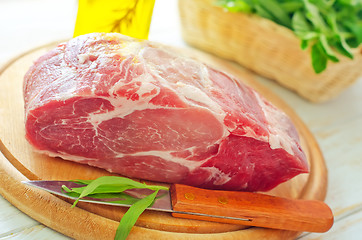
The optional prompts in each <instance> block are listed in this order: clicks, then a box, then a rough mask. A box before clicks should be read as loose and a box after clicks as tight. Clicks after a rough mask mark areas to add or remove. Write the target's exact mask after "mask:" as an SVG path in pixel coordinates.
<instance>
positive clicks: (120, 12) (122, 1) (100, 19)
mask: <svg viewBox="0 0 362 240" xmlns="http://www.w3.org/2000/svg"><path fill="white" fill-rule="evenodd" d="M78 4H79V5H78V13H77V20H76V23H75V29H74V37H76V36H79V35H83V34H87V33H91V32H119V33H122V34H124V35H128V36H131V37H134V38H139V39H147V38H148V32H149V28H150V24H151V18H152V12H153V6H154V4H155V0H79V1H78Z"/></svg>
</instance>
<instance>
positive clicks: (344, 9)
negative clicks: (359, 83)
mask: <svg viewBox="0 0 362 240" xmlns="http://www.w3.org/2000/svg"><path fill="white" fill-rule="evenodd" d="M217 4H218V5H220V6H222V7H224V8H225V9H227V10H228V11H230V12H244V13H252V14H257V15H259V16H261V17H264V18H267V19H270V20H272V21H274V22H276V23H278V24H280V25H282V26H285V27H287V28H289V29H291V30H292V31H294V33H295V35H296V36H298V37H299V38H300V39H301V48H302V49H306V48H307V47H309V46H310V47H311V58H312V66H313V69H314V71H315V72H316V73H321V72H323V71H324V70H325V69H326V67H327V62H328V61H332V62H338V61H339V58H338V56H337V54H336V53H337V52H338V53H340V54H342V55H344V56H346V57H348V58H351V59H353V53H352V50H351V48H357V47H358V46H359V45H360V44H361V43H362V0H217Z"/></svg>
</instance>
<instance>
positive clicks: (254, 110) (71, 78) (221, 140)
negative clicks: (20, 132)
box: [24, 33, 308, 191]
mask: <svg viewBox="0 0 362 240" xmlns="http://www.w3.org/2000/svg"><path fill="white" fill-rule="evenodd" d="M24 98H25V118H26V137H27V139H28V141H29V142H30V143H31V144H32V145H33V146H34V147H35V148H36V149H37V150H38V151H40V152H43V153H45V154H48V155H50V156H58V157H61V158H63V159H67V160H71V161H76V162H79V163H84V164H89V165H92V166H96V167H99V168H104V169H106V170H108V171H110V172H114V173H119V174H122V175H125V176H128V177H134V178H142V179H148V180H153V181H159V182H169V183H183V184H188V185H194V186H198V187H203V188H211V189H225V190H245V191H267V190H269V189H271V188H273V187H275V186H277V185H278V184H279V183H282V182H284V181H287V180H288V179H290V178H292V177H294V176H296V175H298V174H300V173H305V172H307V171H308V166H307V161H306V157H305V155H304V154H303V152H302V150H301V147H300V144H299V139H298V134H297V132H296V130H295V128H294V126H293V124H292V123H291V121H290V120H289V118H288V117H287V116H286V115H285V114H284V113H282V112H281V111H279V110H277V109H276V108H275V107H274V106H272V105H271V104H270V103H269V102H267V101H266V100H265V99H264V98H263V97H261V96H260V95H259V94H258V93H256V92H255V91H254V90H252V89H251V88H249V87H247V86H245V85H244V84H242V83H240V82H239V81H237V80H236V79H235V78H234V77H232V76H229V75H228V74H226V73H223V72H220V71H218V70H216V69H214V68H211V67H209V66H207V65H205V64H203V63H200V62H198V61H195V60H193V59H191V58H187V57H185V56H180V54H179V53H175V52H174V51H173V50H172V49H171V48H168V47H165V46H160V45H159V44H156V43H153V42H150V41H140V40H135V39H131V38H129V37H126V36H123V35H120V34H114V33H113V34H101V33H93V34H87V35H83V36H80V37H77V38H74V39H72V40H70V41H69V42H67V43H63V44H60V45H58V46H57V47H56V48H55V49H53V50H51V51H50V52H48V53H47V54H45V55H44V56H42V57H40V58H39V59H38V60H37V61H36V62H35V64H34V65H33V66H32V67H31V68H30V69H29V71H28V72H27V74H26V76H25V85H24Z"/></svg>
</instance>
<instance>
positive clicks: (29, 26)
mask: <svg viewBox="0 0 362 240" xmlns="http://www.w3.org/2000/svg"><path fill="white" fill-rule="evenodd" d="M76 9H77V1H76V0H63V1H57V0H1V1H0V31H1V32H0V36H1V38H0V66H1V65H4V64H5V63H6V62H7V61H9V60H10V59H11V58H13V57H16V56H17V55H19V54H21V53H23V52H24V51H27V50H30V49H32V48H34V47H37V46H41V45H43V44H46V43H49V42H53V41H58V40H60V39H68V38H70V37H72V33H73V28H74V22H75V17H76ZM149 39H150V40H155V41H160V42H163V43H166V44H171V45H176V46H185V43H184V42H183V40H182V38H181V33H180V26H179V18H178V10H177V1H176V0H156V5H155V8H154V14H153V20H152V24H151V30H150V36H149ZM361 71H362V66H361ZM259 80H260V82H261V83H262V84H265V85H267V86H268V87H269V88H270V89H271V90H273V91H274V92H276V93H277V94H278V95H279V96H280V97H281V98H283V99H284V100H285V101H286V102H287V103H288V104H289V105H290V106H291V107H293V108H294V110H295V111H296V112H297V113H298V114H299V116H300V117H301V119H302V120H303V121H304V122H305V123H306V124H307V126H308V127H309V128H310V129H311V131H312V132H313V134H314V135H315V137H316V139H317V141H318V142H319V144H320V147H321V149H322V151H323V154H324V156H325V159H326V163H327V167H328V170H329V185H328V193H327V199H326V202H327V204H329V206H330V207H331V208H332V210H333V212H334V215H335V224H334V226H333V227H332V229H331V230H330V231H329V232H327V233H324V234H314V233H313V234H303V235H302V236H301V237H300V239H303V240H306V239H323V240H324V239H328V240H330V239H338V240H340V239H342V240H343V239H346V240H347V239H348V240H351V239H362V235H361V230H362V186H361V184H362V94H361V93H362V79H360V80H359V81H358V82H356V83H355V84H354V85H353V86H352V87H351V88H349V89H347V90H346V91H344V92H343V93H342V94H341V95H340V96H339V97H338V98H336V99H334V100H331V101H329V102H327V103H323V104H312V103H309V102H307V101H305V100H303V99H301V98H300V97H298V96H297V95H295V94H294V93H292V92H290V91H288V90H286V89H284V88H282V87H280V86H278V85H277V84H275V83H274V82H272V81H269V80H265V79H262V78H260V79H259ZM5 239H11V240H15V239H29V240H30V239H34V240H35V239H36V240H39V239H53V240H57V239H68V238H67V237H66V236H64V235H62V234H60V233H57V232H55V231H53V230H52V229H49V228H47V227H45V226H44V225H42V224H41V223H39V222H37V221H35V220H33V219H31V218H30V217H28V216H27V215H25V214H23V213H22V212H20V211H19V210H18V209H16V208H15V207H13V206H12V205H11V204H10V203H9V202H7V201H6V200H5V199H4V198H2V197H1V196H0V240H5Z"/></svg>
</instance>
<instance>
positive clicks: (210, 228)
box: [0, 43, 327, 240]
mask: <svg viewBox="0 0 362 240" xmlns="http://www.w3.org/2000/svg"><path fill="white" fill-rule="evenodd" d="M54 46H55V43H53V44H49V45H47V46H43V47H41V48H37V49H35V50H32V51H30V52H28V53H25V54H24V55H22V56H20V57H18V58H16V59H14V60H13V61H11V62H9V63H8V64H7V65H6V66H5V67H4V68H3V69H2V70H1V71H0V74H1V75H0V84H1V85H0V86H1V88H0V150H1V152H2V154H0V194H1V195H3V196H4V197H5V198H6V199H7V200H8V201H9V202H11V203H12V204H13V205H14V206H16V207H17V208H19V209H20V210H22V211H23V212H24V213H26V214H28V215H29V216H31V217H33V218H34V219H36V220H38V221H40V222H42V223H43V224H45V225H47V226H49V227H50V228H53V229H55V230H57V231H59V232H61V233H63V234H65V235H68V236H70V237H72V238H75V239H113V238H114V234H115V231H116V229H117V226H118V221H119V220H120V218H121V216H122V215H123V214H124V212H125V211H126V209H124V208H120V207H108V206H107V207H106V206H98V205H94V204H85V203H80V204H78V205H77V206H78V207H76V208H72V209H71V208H70V204H69V203H68V202H67V201H66V200H63V199H61V198H58V197H56V196H53V195H51V194H49V193H46V192H43V191H40V190H37V189H33V188H30V187H28V186H25V185H24V184H22V183H21V181H22V180H26V179H31V180H35V179H51V180H69V179H77V178H79V179H94V178H97V177H99V176H102V175H110V173H108V172H106V171H104V170H102V169H98V168H93V167H90V166H86V165H81V164H77V163H73V162H70V161H65V160H62V159H59V158H52V157H48V156H45V155H41V154H38V153H35V152H33V149H32V147H31V146H30V145H29V143H28V142H27V141H26V139H25V137H24V135H25V129H24V108H23V94H22V89H23V88H22V83H23V76H24V74H25V72H26V71H27V70H28V68H29V67H30V66H31V64H32V63H33V61H35V60H36V59H37V58H38V57H39V56H41V55H42V54H44V53H45V52H47V51H48V50H49V49H51V48H53V47H54ZM182 51H183V52H185V51H186V52H187V53H188V54H189V55H190V56H192V57H194V58H197V59H199V60H201V61H204V62H207V63H209V64H211V65H213V66H215V67H216V68H218V69H221V70H224V71H227V72H229V73H231V74H233V75H234V76H237V77H238V78H239V79H242V80H243V81H244V82H245V83H246V84H248V85H251V86H252V87H254V88H255V89H256V90H257V91H259V92H260V93H261V94H262V95H264V96H265V97H266V98H267V99H269V100H270V101H271V102H273V103H274V104H275V105H276V106H278V107H279V108H280V109H283V110H284V111H285V112H286V113H287V114H288V115H289V116H290V118H291V119H292V121H293V122H294V124H295V125H296V127H297V129H298V131H299V133H300V137H301V141H302V147H303V149H304V151H305V153H306V155H307V157H308V161H309V163H310V173H309V174H303V175H299V176H297V177H295V178H294V179H292V180H290V181H288V182H286V183H283V184H281V185H279V186H278V187H277V188H275V189H273V190H272V191H270V192H269V194H272V195H277V196H282V197H291V198H301V199H316V200H324V198H325V195H326V189H327V170H326V166H325V163H324V159H323V156H322V154H321V152H320V149H319V146H318V144H317V142H316V140H315V139H314V137H313V135H312V134H311V133H310V131H309V130H308V128H307V127H306V126H305V125H304V124H303V122H302V121H301V120H300V118H299V117H298V116H297V115H296V114H295V113H294V111H293V110H292V109H291V108H289V107H288V105H287V104H286V103H284V102H283V101H282V100H281V99H280V98H278V97H277V96H275V95H274V94H273V93H272V92H270V91H269V90H268V89H266V88H264V87H263V86H261V85H259V84H257V83H256V82H255V81H254V80H253V77H252V75H251V74H250V73H248V72H246V71H245V70H243V69H241V68H240V67H238V66H236V65H233V64H231V63H229V62H226V61H224V60H221V59H218V58H216V57H213V56H210V55H206V54H204V53H201V52H198V51H196V50H190V49H186V50H185V49H183V50H182ZM299 234H300V233H297V232H291V231H281V230H273V229H265V228H256V227H252V228H246V227H244V226H238V225H229V224H219V223H212V222H206V221H196V220H186V219H178V218H173V217H172V216H171V215H170V214H168V213H160V212H152V211H146V212H145V213H143V214H142V215H141V217H140V218H139V220H138V221H137V224H136V226H135V227H134V228H133V229H132V231H131V234H130V236H129V239H145V238H147V239H167V240H171V239H260V238H267V239H293V238H296V237H297V236H298V235H299Z"/></svg>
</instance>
